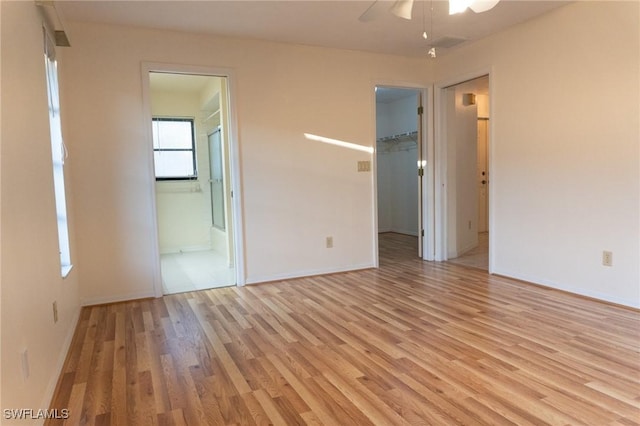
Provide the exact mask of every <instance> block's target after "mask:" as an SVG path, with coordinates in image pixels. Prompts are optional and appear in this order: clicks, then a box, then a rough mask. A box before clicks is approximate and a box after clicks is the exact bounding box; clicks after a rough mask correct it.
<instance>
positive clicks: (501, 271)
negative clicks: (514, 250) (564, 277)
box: [492, 268, 640, 309]
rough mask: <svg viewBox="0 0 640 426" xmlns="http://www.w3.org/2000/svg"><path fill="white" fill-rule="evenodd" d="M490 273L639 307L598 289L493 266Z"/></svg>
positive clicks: (636, 302)
mask: <svg viewBox="0 0 640 426" xmlns="http://www.w3.org/2000/svg"><path fill="white" fill-rule="evenodd" d="M492 274H496V275H502V276H504V277H508V278H514V279H517V280H521V281H525V282H528V283H531V284H537V285H541V286H544V287H549V288H553V289H556V290H562V291H566V292H567V293H573V294H576V295H579V296H586V297H590V298H592V299H597V300H601V301H603V302H609V303H615V304H616V305H622V306H627V307H629V308H635V309H640V300H632V299H624V298H621V297H618V296H615V295H612V294H606V293H601V292H599V291H593V290H589V289H584V288H580V287H571V286H568V285H566V284H561V283H557V282H554V281H550V280H546V279H542V278H538V277H532V276H529V275H526V274H520V273H517V272H513V271H508V270H504V269H500V268H495V269H494V270H493V271H492Z"/></svg>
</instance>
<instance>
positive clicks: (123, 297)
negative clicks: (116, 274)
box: [80, 289, 156, 306]
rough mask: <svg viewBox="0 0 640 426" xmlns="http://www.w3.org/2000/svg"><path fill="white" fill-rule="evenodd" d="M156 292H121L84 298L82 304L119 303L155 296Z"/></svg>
mask: <svg viewBox="0 0 640 426" xmlns="http://www.w3.org/2000/svg"><path fill="white" fill-rule="evenodd" d="M155 297H156V294H155V291H154V290H153V289H151V290H149V291H140V292H137V293H128V294H119V295H115V296H107V297H93V298H89V299H82V300H81V301H80V303H81V304H82V306H93V305H104V304H106V303H117V302H127V301H130V300H137V299H149V298H155Z"/></svg>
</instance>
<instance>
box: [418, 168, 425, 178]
mask: <svg viewBox="0 0 640 426" xmlns="http://www.w3.org/2000/svg"><path fill="white" fill-rule="evenodd" d="M418 176H420V177H422V176H424V169H423V168H420V169H418Z"/></svg>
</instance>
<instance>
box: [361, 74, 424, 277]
mask: <svg viewBox="0 0 640 426" xmlns="http://www.w3.org/2000/svg"><path fill="white" fill-rule="evenodd" d="M376 87H389V88H393V89H410V90H416V91H417V92H419V96H420V97H421V98H422V107H423V110H424V112H423V114H422V116H421V117H420V118H419V120H420V122H419V123H418V125H419V129H420V128H421V129H422V132H421V135H420V140H419V141H418V144H419V146H418V152H419V153H420V152H421V153H422V161H426V166H424V167H423V169H424V172H423V176H422V185H421V194H420V199H421V201H422V203H421V205H419V208H418V212H416V214H419V215H421V217H420V219H421V220H420V222H421V223H422V230H424V236H422V235H421V231H422V230H420V229H419V230H418V238H422V259H423V260H434V241H435V240H434V238H433V235H434V232H433V231H434V226H433V225H434V220H433V218H434V209H433V203H432V202H430V201H431V200H433V198H434V191H433V189H434V188H433V182H434V180H433V173H432V171H433V169H434V167H433V161H430V159H432V158H434V156H433V152H434V150H433V146H434V144H433V113H432V112H433V89H432V88H431V87H425V86H424V85H422V84H414V83H407V82H398V81H388V80H380V81H375V82H373V85H372V90H371V96H372V109H371V114H372V117H373V138H372V139H373V148H374V150H373V155H372V160H373V161H372V168H371V171H372V175H373V176H372V179H373V194H372V195H373V232H372V234H373V259H374V267H375V268H377V267H379V266H380V259H379V241H378V153H377V147H376V139H377V138H376V125H377V117H376V92H375V88H376Z"/></svg>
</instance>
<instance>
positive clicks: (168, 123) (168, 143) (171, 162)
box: [152, 117, 198, 180]
mask: <svg viewBox="0 0 640 426" xmlns="http://www.w3.org/2000/svg"><path fill="white" fill-rule="evenodd" d="M152 132H153V161H154V165H155V172H156V180H189V179H196V178H197V177H198V176H197V168H196V143H195V130H194V125H193V119H192V118H166V117H155V118H153V121H152Z"/></svg>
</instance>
